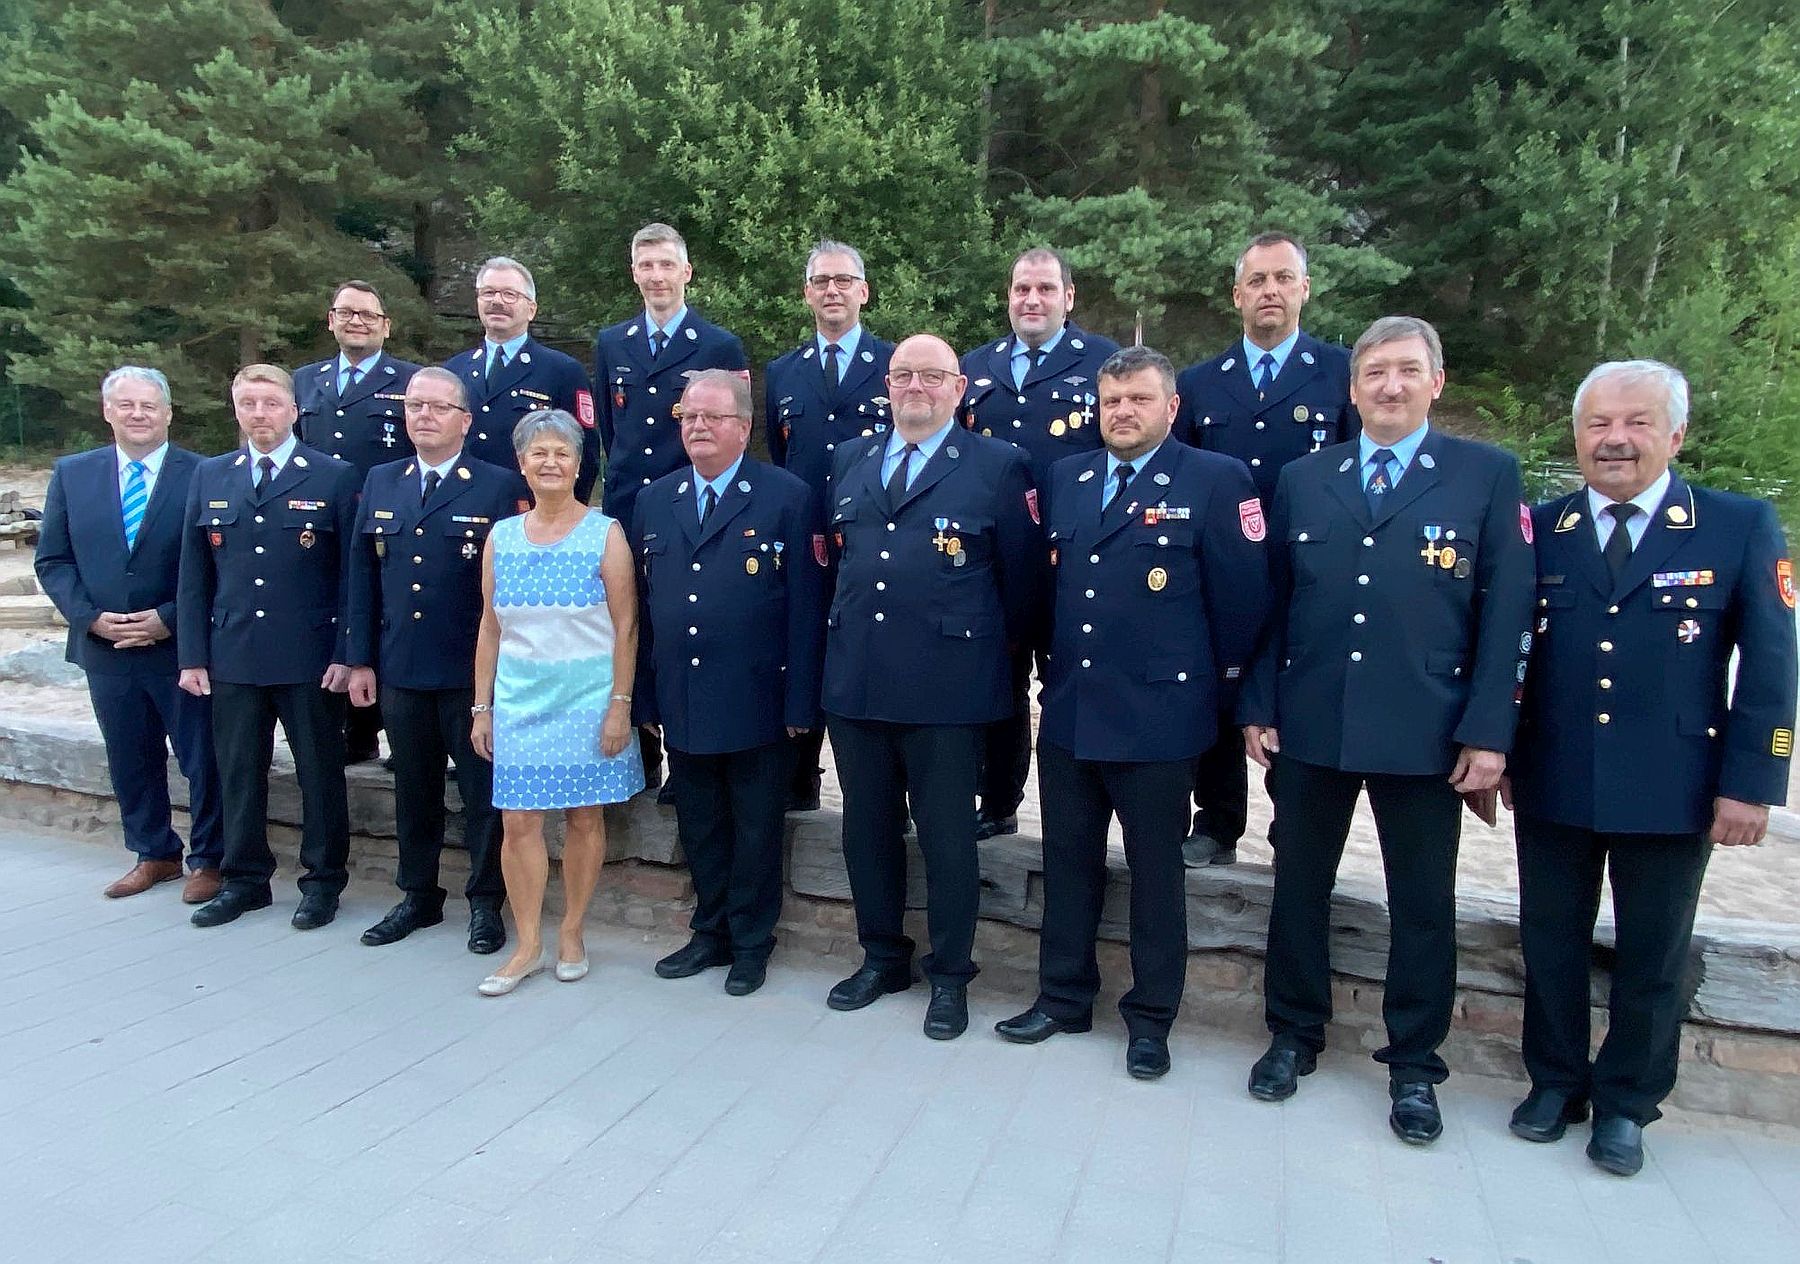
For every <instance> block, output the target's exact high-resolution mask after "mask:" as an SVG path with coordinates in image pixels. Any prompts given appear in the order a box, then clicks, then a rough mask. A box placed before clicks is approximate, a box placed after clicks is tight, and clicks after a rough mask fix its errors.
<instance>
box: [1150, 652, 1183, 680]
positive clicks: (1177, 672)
mask: <svg viewBox="0 0 1800 1264" xmlns="http://www.w3.org/2000/svg"><path fill="white" fill-rule="evenodd" d="M1193 676H1194V673H1193V664H1192V663H1191V662H1189V661H1188V660H1187V659H1186V658H1182V657H1179V656H1167V655H1165V656H1164V657H1161V658H1152V659H1150V660H1148V661H1147V662H1145V664H1144V678H1145V679H1146V680H1148V681H1149V682H1150V683H1151V684H1158V683H1164V682H1172V683H1175V684H1185V683H1186V682H1188V681H1189V680H1192V679H1193Z"/></svg>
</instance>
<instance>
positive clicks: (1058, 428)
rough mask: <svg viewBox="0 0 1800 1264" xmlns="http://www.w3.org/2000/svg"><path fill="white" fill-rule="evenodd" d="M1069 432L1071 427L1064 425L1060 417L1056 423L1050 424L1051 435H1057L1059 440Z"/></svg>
mask: <svg viewBox="0 0 1800 1264" xmlns="http://www.w3.org/2000/svg"><path fill="white" fill-rule="evenodd" d="M1068 431H1069V427H1068V426H1067V425H1066V424H1064V422H1063V419H1062V418H1061V417H1058V418H1057V419H1056V420H1055V421H1053V422H1051V423H1050V433H1051V434H1053V435H1055V436H1056V437H1057V438H1058V439H1060V438H1062V437H1063V436H1064V435H1065V434H1067V433H1068Z"/></svg>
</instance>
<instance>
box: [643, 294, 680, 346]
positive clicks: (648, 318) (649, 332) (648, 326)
mask: <svg viewBox="0 0 1800 1264" xmlns="http://www.w3.org/2000/svg"><path fill="white" fill-rule="evenodd" d="M686 319H687V304H686V303H683V304H682V305H681V310H680V311H678V312H676V313H675V314H674V315H673V316H671V317H669V323H668V324H666V325H659V324H657V323H656V318H655V317H654V316H652V315H651V314H650V310H649V309H648V308H645V309H644V337H645V338H655V336H656V333H657V331H658V330H661V331H662V333H663V336H664V337H665V338H667V339H668V340H669V342H670V343H671V344H673V343H674V341H675V331H676V330H677V329H680V328H681V322H682V321H684V320H686ZM650 346H651V348H652V349H654V348H655V346H656V343H655V342H651V344H650Z"/></svg>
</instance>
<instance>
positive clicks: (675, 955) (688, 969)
mask: <svg viewBox="0 0 1800 1264" xmlns="http://www.w3.org/2000/svg"><path fill="white" fill-rule="evenodd" d="M730 964H731V950H730V949H729V948H725V947H721V946H720V945H718V944H715V943H713V942H712V941H711V940H710V939H698V938H695V939H690V940H688V941H687V943H686V944H685V945H683V946H682V947H680V948H677V949H676V950H675V951H674V952H672V953H670V954H669V955H668V956H666V957H664V958H663V959H662V960H661V961H659V962H657V963H656V973H657V974H659V975H661V976H662V977H663V978H665V979H687V978H692V977H693V976H694V975H696V974H699V973H700V972H701V971H702V970H710V969H712V968H713V967H714V966H728V965H730Z"/></svg>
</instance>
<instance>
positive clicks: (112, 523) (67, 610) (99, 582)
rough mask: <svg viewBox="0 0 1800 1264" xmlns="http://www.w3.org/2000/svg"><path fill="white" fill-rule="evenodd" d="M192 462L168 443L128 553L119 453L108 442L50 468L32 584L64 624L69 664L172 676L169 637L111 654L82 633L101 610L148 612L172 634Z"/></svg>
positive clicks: (195, 461) (108, 646)
mask: <svg viewBox="0 0 1800 1264" xmlns="http://www.w3.org/2000/svg"><path fill="white" fill-rule="evenodd" d="M200 459H201V458H200V457H199V456H197V455H196V454H194V453H192V452H189V451H188V450H187V449H186V448H178V447H176V446H175V445H174V444H170V445H169V450H168V452H166V453H165V454H164V455H163V464H162V470H161V472H160V473H158V474H157V476H156V486H155V488H153V489H152V491H151V493H150V503H149V504H147V505H146V506H145V507H144V520H143V522H141V523H139V524H138V536H137V543H136V544H135V545H134V546H133V547H132V549H131V550H130V552H127V551H126V549H125V510H124V507H123V506H122V505H121V504H120V502H119V461H118V449H117V448H115V447H114V446H113V445H112V444H110V443H109V444H107V445H106V446H105V447H104V448H94V449H92V450H90V451H87V452H78V453H76V454H74V455H73V456H65V457H63V458H62V459H61V460H60V461H58V462H57V463H56V465H55V466H54V467H53V468H52V470H51V472H50V490H49V492H48V494H47V495H46V496H45V497H44V521H43V524H42V525H41V526H40V527H39V534H38V546H37V561H36V563H35V565H36V568H37V577H38V583H39V584H41V585H43V589H44V591H45V592H46V593H48V594H49V595H50V600H51V601H53V602H55V603H56V608H57V609H58V610H59V611H61V612H62V616H63V618H65V619H67V620H68V621H69V643H68V652H67V658H68V660H69V661H70V662H71V663H74V664H76V665H77V666H79V667H81V668H82V669H83V670H85V671H90V672H97V673H99V674H101V675H107V676H130V675H140V674H141V675H152V676H154V675H164V676H172V675H174V674H175V671H176V656H175V638H174V637H173V636H171V637H169V638H168V639H167V640H163V641H158V642H157V643H156V644H155V645H146V646H143V647H141V648H139V649H131V650H120V649H114V648H113V644H112V642H111V641H107V640H103V639H102V638H100V637H97V636H95V635H93V634H92V633H91V632H89V631H88V628H89V627H90V626H91V625H92V624H93V622H94V620H95V619H97V618H99V617H100V612H101V611H102V610H110V611H112V612H113V613H114V614H126V613H130V612H131V611H134V610H151V609H154V610H155V611H156V613H157V615H158V616H160V617H161V619H162V621H163V623H164V625H165V626H167V627H168V629H169V631H170V632H171V633H173V632H174V631H175V630H176V626H175V625H176V618H175V581H176V575H177V572H178V571H179V569H180V563H181V524H182V518H181V514H182V509H183V507H184V506H185V505H186V504H187V493H188V482H189V480H190V479H191V478H192V477H193V474H194V471H195V470H196V469H197V468H198V467H199V465H200Z"/></svg>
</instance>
